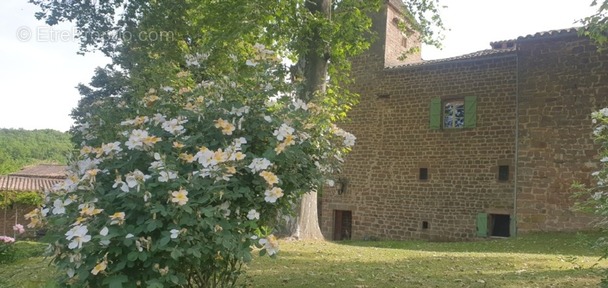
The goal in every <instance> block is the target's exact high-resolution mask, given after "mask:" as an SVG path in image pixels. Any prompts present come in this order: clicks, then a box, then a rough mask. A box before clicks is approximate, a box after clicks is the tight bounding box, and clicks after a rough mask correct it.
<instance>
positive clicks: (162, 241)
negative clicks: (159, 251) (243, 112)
mask: <svg viewBox="0 0 608 288" xmlns="http://www.w3.org/2000/svg"><path fill="white" fill-rule="evenodd" d="M169 241H171V238H170V237H169V236H165V237H163V238H160V241H158V246H160V247H165V246H167V244H168V243H169Z"/></svg>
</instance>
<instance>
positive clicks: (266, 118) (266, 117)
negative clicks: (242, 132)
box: [264, 115, 272, 123]
mask: <svg viewBox="0 0 608 288" xmlns="http://www.w3.org/2000/svg"><path fill="white" fill-rule="evenodd" d="M264 120H266V122H268V123H270V122H272V118H270V116H266V115H265V116H264Z"/></svg>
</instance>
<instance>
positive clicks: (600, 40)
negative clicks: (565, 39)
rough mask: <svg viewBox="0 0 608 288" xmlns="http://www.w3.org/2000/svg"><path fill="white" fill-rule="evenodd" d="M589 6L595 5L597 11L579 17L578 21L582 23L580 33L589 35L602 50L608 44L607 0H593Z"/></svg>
mask: <svg viewBox="0 0 608 288" xmlns="http://www.w3.org/2000/svg"><path fill="white" fill-rule="evenodd" d="M591 6H594V7H597V11H596V12H595V13H594V14H593V15H590V16H588V17H585V18H584V19H581V21H580V22H581V23H582V24H583V25H584V27H583V29H581V33H582V34H583V35H585V36H588V37H590V38H591V39H592V40H593V41H594V42H595V43H596V44H597V45H598V47H599V49H601V50H603V49H606V47H607V46H608V0H604V2H603V3H602V2H601V1H597V0H593V1H592V2H591Z"/></svg>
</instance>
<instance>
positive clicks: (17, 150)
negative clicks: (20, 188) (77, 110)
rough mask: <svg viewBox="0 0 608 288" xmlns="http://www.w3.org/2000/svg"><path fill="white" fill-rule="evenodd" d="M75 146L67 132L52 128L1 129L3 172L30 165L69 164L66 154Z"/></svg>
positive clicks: (6, 172) (1, 162)
mask: <svg viewBox="0 0 608 288" xmlns="http://www.w3.org/2000/svg"><path fill="white" fill-rule="evenodd" d="M72 147H73V146H72V144H71V142H70V135H69V134H68V133H62V132H59V131H55V130H51V129H44V130H23V129H0V175H3V174H9V173H12V172H16V171H19V170H20V169H21V168H23V167H24V166H27V165H33V164H40V163H50V164H66V160H67V158H66V155H67V154H68V153H69V152H70V150H71V149H72Z"/></svg>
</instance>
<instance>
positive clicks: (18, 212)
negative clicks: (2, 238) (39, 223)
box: [0, 205, 35, 239]
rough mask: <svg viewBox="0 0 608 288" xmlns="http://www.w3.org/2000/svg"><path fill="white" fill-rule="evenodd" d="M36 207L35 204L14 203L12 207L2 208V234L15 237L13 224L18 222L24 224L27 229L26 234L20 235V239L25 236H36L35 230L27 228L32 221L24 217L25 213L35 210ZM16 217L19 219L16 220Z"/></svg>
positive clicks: (0, 215)
mask: <svg viewBox="0 0 608 288" xmlns="http://www.w3.org/2000/svg"><path fill="white" fill-rule="evenodd" d="M34 208H35V207H33V206H27V205H13V206H12V207H7V208H0V235H6V236H10V237H13V235H14V234H13V226H14V225H15V223H18V224H21V225H23V227H25V230H26V233H25V234H24V235H21V236H18V238H19V239H23V237H34V236H35V231H34V230H33V229H30V228H27V224H28V223H30V222H29V220H25V218H24V217H23V215H25V214H27V213H28V212H30V211H32V210H34ZM15 218H16V219H17V221H16V222H15Z"/></svg>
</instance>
